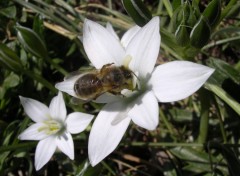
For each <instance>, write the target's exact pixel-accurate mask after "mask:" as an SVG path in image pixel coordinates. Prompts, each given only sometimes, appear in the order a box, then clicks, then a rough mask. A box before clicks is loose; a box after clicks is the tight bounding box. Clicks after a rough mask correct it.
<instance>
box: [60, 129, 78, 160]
mask: <svg viewBox="0 0 240 176" xmlns="http://www.w3.org/2000/svg"><path fill="white" fill-rule="evenodd" d="M56 143H57V147H58V148H59V149H60V150H61V151H62V152H63V153H64V154H65V155H67V156H68V157H69V158H70V159H71V160H73V159H74V147H73V139H72V136H71V134H70V133H68V132H65V133H63V134H62V135H61V136H58V137H57V138H56Z"/></svg>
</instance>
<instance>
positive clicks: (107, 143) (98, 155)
mask: <svg viewBox="0 0 240 176" xmlns="http://www.w3.org/2000/svg"><path fill="white" fill-rule="evenodd" d="M118 107H123V105H122V104H121V102H117V103H111V104H107V105H105V106H104V107H103V109H102V110H101V111H100V113H99V114H98V116H97V118H96V120H95V121H94V123H93V126H92V129H91V132H90V136H89V142H88V156H89V160H90V163H91V165H92V166H95V165H96V164H98V163H99V162H100V161H102V160H103V159H104V158H105V157H106V156H107V155H109V154H110V153H111V152H112V151H113V150H114V149H115V148H116V147H117V145H118V144H119V142H120V140H121V139H122V137H123V135H124V133H125V131H126V130H127V127H128V125H129V123H130V121H131V119H130V118H128V117H127V118H124V119H123V120H122V121H121V122H119V123H117V124H114V125H113V124H112V121H113V120H114V119H115V117H116V116H117V115H118V113H119V111H121V110H122V108H118ZM117 109H119V110H117Z"/></svg>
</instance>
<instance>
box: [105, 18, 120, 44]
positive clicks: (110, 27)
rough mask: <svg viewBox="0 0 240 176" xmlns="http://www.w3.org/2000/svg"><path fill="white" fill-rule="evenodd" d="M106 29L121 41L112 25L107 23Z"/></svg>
mask: <svg viewBox="0 0 240 176" xmlns="http://www.w3.org/2000/svg"><path fill="white" fill-rule="evenodd" d="M106 29H107V30H108V32H110V33H111V34H112V35H113V37H115V38H116V39H117V40H119V37H118V35H117V34H116V32H115V31H114V29H113V27H112V25H111V23H109V22H107V25H106Z"/></svg>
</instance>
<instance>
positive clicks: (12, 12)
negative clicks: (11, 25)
mask: <svg viewBox="0 0 240 176" xmlns="http://www.w3.org/2000/svg"><path fill="white" fill-rule="evenodd" d="M0 14H2V15H4V16H6V17H8V18H15V17H16V14H17V10H16V7H15V6H10V7H7V8H4V9H1V10H0Z"/></svg>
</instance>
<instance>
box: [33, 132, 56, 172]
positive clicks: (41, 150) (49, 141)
mask: <svg viewBox="0 0 240 176" xmlns="http://www.w3.org/2000/svg"><path fill="white" fill-rule="evenodd" d="M56 147H57V145H56V142H55V138H54V137H53V136H50V137H48V138H46V139H43V140H41V141H40V142H39V143H38V145H37V148H36V153H35V168H36V170H39V169H41V168H42V167H43V166H44V165H45V164H46V163H47V162H48V161H49V160H50V158H51V157H52V155H53V153H54V152H55V150H56Z"/></svg>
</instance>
